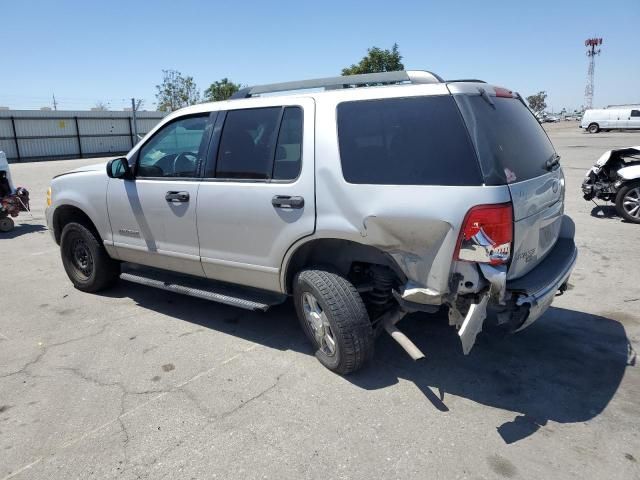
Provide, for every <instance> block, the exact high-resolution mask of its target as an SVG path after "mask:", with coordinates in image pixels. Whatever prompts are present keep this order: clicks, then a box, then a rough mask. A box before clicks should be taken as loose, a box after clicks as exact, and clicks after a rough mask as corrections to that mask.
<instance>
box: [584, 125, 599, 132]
mask: <svg viewBox="0 0 640 480" xmlns="http://www.w3.org/2000/svg"><path fill="white" fill-rule="evenodd" d="M587 131H588V132H589V133H598V132H599V131H600V125H598V124H597V123H592V124H590V125H589V127H588V128H587Z"/></svg>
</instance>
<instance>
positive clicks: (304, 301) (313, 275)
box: [293, 270, 374, 375]
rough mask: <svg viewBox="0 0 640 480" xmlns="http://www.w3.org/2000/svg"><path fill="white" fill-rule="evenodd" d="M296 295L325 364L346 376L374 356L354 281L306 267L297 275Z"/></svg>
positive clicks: (306, 329)
mask: <svg viewBox="0 0 640 480" xmlns="http://www.w3.org/2000/svg"><path fill="white" fill-rule="evenodd" d="M293 294H294V302H295V306H296V312H297V314H298V319H299V321H300V323H301V325H302V329H303V330H304V332H305V334H306V335H307V337H308V338H309V340H310V341H311V343H312V344H313V347H314V350H315V355H316V357H317V358H318V360H319V361H320V363H322V364H323V365H324V366H325V367H327V368H328V369H329V370H332V371H334V372H336V373H340V374H342V375H346V374H349V373H352V372H355V371H356V370H358V369H359V368H361V367H362V366H363V365H364V364H365V363H366V362H367V360H369V359H370V358H371V357H372V356H373V346H374V335H373V328H372V326H371V321H370V320H369V315H368V314H367V309H366V308H365V306H364V303H363V302H362V298H361V297H360V294H359V293H358V291H357V290H356V288H355V287H354V286H353V284H351V282H349V281H348V280H347V279H345V278H344V277H342V276H340V275H337V274H335V273H332V272H327V271H324V270H304V271H302V272H300V273H298V274H297V275H296V278H295V280H294V289H293Z"/></svg>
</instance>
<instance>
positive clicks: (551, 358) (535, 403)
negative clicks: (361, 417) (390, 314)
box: [347, 307, 635, 443]
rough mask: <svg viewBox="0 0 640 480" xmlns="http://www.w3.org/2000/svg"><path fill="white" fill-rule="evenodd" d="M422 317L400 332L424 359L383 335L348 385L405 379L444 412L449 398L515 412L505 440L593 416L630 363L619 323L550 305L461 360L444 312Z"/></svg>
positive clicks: (484, 339)
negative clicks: (369, 363) (370, 363)
mask: <svg viewBox="0 0 640 480" xmlns="http://www.w3.org/2000/svg"><path fill="white" fill-rule="evenodd" d="M420 317H423V318H420ZM423 320H425V318H424V315H423V314H416V315H413V318H412V317H409V318H407V319H406V320H404V321H403V322H401V323H400V324H399V327H400V328H402V329H403V330H404V331H405V333H407V335H409V337H410V338H411V339H412V340H413V341H414V342H415V343H416V345H417V346H418V347H419V348H421V349H422V351H423V352H424V353H425V355H426V357H427V358H426V360H424V361H422V362H417V363H415V362H413V361H411V359H409V358H408V357H407V356H406V355H405V354H404V352H403V351H402V350H401V349H400V347H398V346H397V345H396V344H395V343H394V342H393V341H392V340H391V339H390V338H389V337H386V336H385V337H383V338H381V339H380V340H379V341H378V344H377V351H376V360H375V363H376V365H375V367H374V368H371V369H367V370H364V371H362V372H358V373H356V374H355V375H353V376H350V377H347V378H348V380H349V381H351V382H352V383H354V384H355V385H358V386H360V387H362V388H366V389H377V388H383V387H385V386H388V385H392V384H394V383H396V382H397V381H398V379H400V378H403V379H406V380H409V381H412V382H413V383H415V385H416V386H417V387H418V388H420V390H421V391H422V392H423V393H424V394H425V397H426V398H428V399H429V400H430V401H431V402H432V403H433V405H434V406H435V407H436V408H438V409H439V410H442V411H448V407H447V398H446V396H447V395H448V394H450V395H455V396H457V397H463V398H467V399H469V400H473V401H475V402H478V403H480V404H483V405H487V406H490V407H493V408H500V409H503V410H508V411H511V412H515V413H516V416H515V417H514V419H513V420H512V421H510V422H507V423H505V424H503V425H500V426H498V427H497V432H498V433H499V435H500V436H501V437H502V439H503V440H504V441H505V443H514V442H517V441H519V440H522V439H523V438H526V437H528V436H529V435H531V434H533V433H535V432H536V431H537V430H538V429H539V428H540V427H541V426H544V425H545V424H546V423H547V422H548V421H549V420H551V421H554V422H558V423H575V422H584V421H587V420H589V419H591V418H593V417H595V416H597V415H598V414H600V413H601V412H602V411H603V410H604V409H605V407H606V406H607V404H608V403H609V401H610V400H611V398H612V397H613V395H614V394H615V392H616V390H617V389H618V386H619V385H620V382H621V380H622V377H623V375H624V372H625V369H626V367H627V366H628V365H634V364H635V353H634V352H633V350H632V348H631V345H630V343H629V340H628V338H627V335H626V332H625V329H624V327H623V326H622V324H621V323H620V322H618V321H615V320H611V319H608V318H604V317H601V316H597V315H591V314H588V313H584V312H577V311H573V310H566V309H562V308H554V307H552V308H550V309H549V310H548V311H547V313H546V314H545V315H544V316H543V317H542V318H541V319H540V320H538V322H536V323H535V324H534V325H532V326H531V327H529V328H528V329H526V330H524V331H522V332H519V333H517V334H515V335H508V336H506V337H504V338H496V337H490V336H487V335H484V334H481V335H480V336H479V337H478V342H477V343H476V346H475V347H474V349H473V350H472V351H471V353H470V354H469V356H466V357H465V356H464V355H463V354H462V351H461V348H460V342H459V339H458V337H457V335H456V332H455V331H454V330H453V329H452V328H450V327H449V326H448V324H447V321H446V318H444V315H442V316H441V318H439V319H438V320H437V321H426V322H425V321H423ZM426 320H432V319H426ZM436 392H437V393H436Z"/></svg>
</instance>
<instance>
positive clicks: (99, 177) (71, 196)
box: [47, 171, 112, 243]
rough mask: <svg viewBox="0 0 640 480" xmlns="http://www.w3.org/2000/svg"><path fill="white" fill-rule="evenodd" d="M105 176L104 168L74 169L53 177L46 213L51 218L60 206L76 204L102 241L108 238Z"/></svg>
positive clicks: (108, 225) (109, 228) (108, 240)
mask: <svg viewBox="0 0 640 480" xmlns="http://www.w3.org/2000/svg"><path fill="white" fill-rule="evenodd" d="M107 182H108V177H107V175H106V173H105V172H102V171H92V172H78V173H73V174H69V175H64V176H62V177H58V178H55V179H54V180H53V182H52V183H51V190H52V195H51V197H52V198H51V202H52V203H51V207H49V209H48V210H49V211H48V214H47V216H48V217H49V218H50V219H51V220H50V222H51V225H50V227H53V226H54V225H53V219H54V218H55V215H56V210H57V209H58V208H60V207H62V206H65V205H66V206H72V207H76V208H78V209H79V210H81V211H82V212H84V213H85V214H86V215H87V216H88V217H89V219H90V220H91V222H93V225H94V226H95V227H96V230H97V231H98V234H99V235H100V237H101V238H102V240H103V241H104V242H105V243H109V242H111V241H112V235H111V225H110V224H109V218H108V216H107V203H106V198H107V196H106V192H107Z"/></svg>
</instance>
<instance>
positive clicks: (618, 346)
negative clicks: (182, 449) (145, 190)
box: [106, 282, 635, 443]
mask: <svg viewBox="0 0 640 480" xmlns="http://www.w3.org/2000/svg"><path fill="white" fill-rule="evenodd" d="M106 294H107V295H108V296H112V297H129V298H131V299H133V300H134V301H135V302H137V303H138V305H140V306H141V307H143V308H146V309H149V310H153V311H157V312H160V313H162V314H164V315H170V316H173V317H175V318H176V319H179V320H184V321H187V322H190V323H193V324H197V325H199V326H202V327H205V328H210V329H212V330H215V331H218V332H222V333H225V334H229V335H234V336H237V337H240V338H243V339H245V340H249V341H252V342H255V343H259V344H261V345H264V346H267V347H269V348H274V349H279V350H283V351H285V350H292V351H297V352H301V353H305V354H308V355H313V351H312V349H311V347H310V345H309V343H308V342H307V340H306V338H305V337H304V335H303V333H302V331H301V329H300V328H299V325H298V321H297V319H296V316H295V311H294V309H293V305H292V303H291V302H290V301H288V302H286V303H285V304H283V305H280V306H277V307H274V308H272V309H270V310H269V311H268V312H267V313H258V312H249V311H246V310H240V309H237V308H233V307H228V306H225V305H219V304H216V303H212V302H208V301H205V300H199V299H194V298H190V297H185V296H181V295H177V294H171V293H167V292H163V291H160V290H156V289H152V288H147V287H142V286H140V285H136V284H130V283H127V282H120V283H119V284H118V286H117V287H115V288H114V289H112V290H110V291H108V292H106ZM399 328H401V329H402V330H403V331H404V332H405V333H407V335H409V337H410V338H411V339H412V340H413V341H414V342H415V344H416V345H417V346H418V347H419V348H420V349H422V351H423V352H424V353H425V355H426V359H425V360H423V361H420V362H413V361H412V360H411V359H410V358H409V357H408V355H407V354H406V353H405V352H404V351H403V350H402V349H401V348H400V347H399V346H398V345H397V344H396V343H395V342H394V341H393V340H392V339H391V337H389V336H387V335H386V334H382V335H381V337H380V338H379V339H378V340H377V343H376V354H375V358H374V360H373V362H372V364H370V365H368V366H367V367H365V368H364V369H363V370H361V371H359V372H356V373H355V374H352V375H349V376H347V377H345V378H346V380H347V381H349V382H350V383H352V384H353V385H355V386H357V387H359V388H363V389H366V390H376V389H381V388H386V387H389V386H391V385H394V384H396V383H398V382H399V380H400V379H404V380H408V381H410V382H413V383H414V384H415V385H416V386H417V387H418V388H419V389H420V390H421V391H422V392H423V393H424V395H425V398H426V399H427V400H429V401H430V402H431V403H432V404H433V406H434V407H435V408H436V409H438V410H440V411H448V410H449V407H448V406H447V395H453V396H456V397H463V398H466V399H469V400H472V401H474V402H477V403H480V404H482V405H487V406H490V407H493V408H500V409H503V410H507V411H510V412H514V413H515V414H516V415H515V417H514V419H513V420H512V421H510V422H507V423H504V424H503V425H499V426H497V432H498V434H499V435H500V436H501V437H502V438H503V440H504V441H505V442H506V443H514V442H517V441H519V440H522V439H523V438H526V437H528V436H529V435H532V434H533V433H535V432H536V431H537V430H538V429H539V428H540V427H541V426H544V425H545V424H546V423H547V422H548V421H550V420H551V421H554V422H558V423H575V422H584V421H587V420H589V419H591V418H594V417H595V416H597V415H599V414H600V413H601V412H602V411H603V410H604V409H605V408H606V406H607V404H608V403H609V401H610V400H611V398H612V397H613V395H614V394H615V392H616V391H617V389H618V386H619V385H620V382H621V380H622V377H623V375H624V372H625V369H626V367H627V366H628V365H633V364H635V354H634V352H633V350H632V348H631V346H630V343H629V341H628V339H627V335H626V332H625V329H624V327H623V325H622V324H621V323H620V322H618V321H616V320H612V319H609V318H605V317H601V316H597V315H591V314H588V313H584V312H578V311H573V310H566V309H562V308H554V307H552V308H550V309H549V311H548V312H547V313H546V314H545V315H544V316H543V318H541V319H540V320H538V321H537V322H536V323H535V324H534V325H532V326H531V327H529V328H528V329H526V330H524V331H523V332H520V333H517V334H515V335H509V336H507V337H505V338H496V337H490V336H487V335H485V334H483V333H481V334H480V335H479V337H478V341H477V343H476V346H475V347H474V349H473V350H472V351H471V354H470V355H469V356H464V355H463V354H462V349H461V346H460V341H459V338H458V336H457V334H456V332H455V330H454V329H453V328H451V327H449V326H448V323H447V318H446V315H444V314H436V315H427V314H420V313H418V314H413V315H409V316H408V317H407V318H405V319H404V320H403V321H402V322H400V324H399ZM318 368H322V367H321V366H320V365H318Z"/></svg>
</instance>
